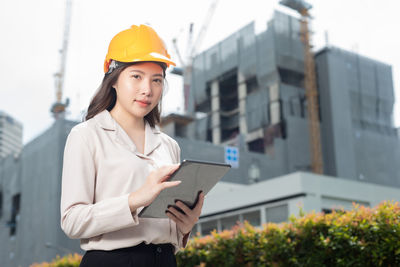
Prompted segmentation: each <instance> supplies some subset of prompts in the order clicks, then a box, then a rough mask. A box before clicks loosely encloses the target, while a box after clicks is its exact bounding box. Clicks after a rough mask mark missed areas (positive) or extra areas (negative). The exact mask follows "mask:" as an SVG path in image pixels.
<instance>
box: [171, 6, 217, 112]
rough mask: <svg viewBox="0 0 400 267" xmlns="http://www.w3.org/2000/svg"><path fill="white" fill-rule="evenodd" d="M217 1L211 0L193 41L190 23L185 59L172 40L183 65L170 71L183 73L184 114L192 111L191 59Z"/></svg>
mask: <svg viewBox="0 0 400 267" xmlns="http://www.w3.org/2000/svg"><path fill="white" fill-rule="evenodd" d="M218 1H219V0H213V1H212V3H211V5H210V7H209V9H208V12H207V15H206V17H205V19H204V21H203V24H202V26H201V28H200V31H199V34H198V35H197V37H196V39H195V41H194V42H193V23H191V24H190V27H189V37H188V42H187V48H186V55H185V59H183V58H182V56H181V53H180V51H179V48H178V45H177V38H174V39H173V40H172V42H173V45H174V49H175V52H176V54H177V56H178V58H179V61H180V63H181V64H182V66H183V70H180V69H179V68H175V69H174V70H172V73H174V74H178V75H183V90H184V91H183V93H184V94H183V95H184V112H185V113H186V114H188V113H191V112H193V111H192V110H191V107H190V105H191V99H190V97H191V96H190V94H191V92H190V83H191V80H192V70H193V59H194V57H195V56H196V53H197V51H198V49H199V48H200V46H201V44H202V42H203V40H204V36H205V35H206V32H207V29H208V26H209V25H210V22H211V19H212V17H213V15H214V13H215V8H216V7H217V4H218Z"/></svg>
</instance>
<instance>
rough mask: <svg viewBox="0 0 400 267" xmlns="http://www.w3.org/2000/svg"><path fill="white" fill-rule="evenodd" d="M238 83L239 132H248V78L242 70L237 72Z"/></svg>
mask: <svg viewBox="0 0 400 267" xmlns="http://www.w3.org/2000/svg"><path fill="white" fill-rule="evenodd" d="M237 83H238V98H239V132H240V133H241V134H244V135H245V134H247V121H246V97H247V85H246V79H245V77H244V76H243V74H242V73H241V72H239V71H238V74H237Z"/></svg>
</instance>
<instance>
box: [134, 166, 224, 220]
mask: <svg viewBox="0 0 400 267" xmlns="http://www.w3.org/2000/svg"><path fill="white" fill-rule="evenodd" d="M230 168H231V165H229V164H224V163H217V162H206V161H198V160H190V159H185V160H183V161H182V163H181V164H180V166H179V168H178V169H177V170H176V171H175V172H174V173H173V174H172V175H171V177H170V178H169V181H176V180H178V181H182V182H181V183H180V184H179V185H177V186H174V187H170V188H166V189H164V190H163V191H161V193H160V194H159V195H158V196H157V197H156V199H155V200H154V201H153V202H152V203H151V204H150V205H149V206H147V207H144V208H143V209H142V210H141V212H140V213H139V217H142V218H168V216H167V215H166V214H165V211H166V210H167V209H168V207H169V206H174V207H175V208H177V209H178V210H180V209H179V208H178V207H176V206H175V201H176V200H180V201H182V202H184V203H185V204H186V205H187V206H189V207H190V208H193V207H194V206H196V203H197V198H198V195H199V193H200V192H201V191H203V192H204V194H205V195H206V194H207V193H208V192H209V191H210V190H211V188H213V187H214V186H215V185H216V184H217V182H218V181H219V180H221V178H222V177H224V175H225V174H226V173H227V172H228V171H229V169H230Z"/></svg>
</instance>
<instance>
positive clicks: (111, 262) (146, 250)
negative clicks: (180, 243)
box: [79, 243, 176, 267]
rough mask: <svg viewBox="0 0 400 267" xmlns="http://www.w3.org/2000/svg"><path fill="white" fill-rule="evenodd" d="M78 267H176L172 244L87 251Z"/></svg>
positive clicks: (143, 244) (140, 245) (142, 244)
mask: <svg viewBox="0 0 400 267" xmlns="http://www.w3.org/2000/svg"><path fill="white" fill-rule="evenodd" d="M79 266H80V267H118V266H124V267H125V266H126V267H128V266H129V267H142V266H143V267H153V266H154V267H156V266H157V267H176V259H175V254H174V246H173V245H172V244H149V245H146V244H145V243H141V244H139V245H137V246H133V247H129V248H120V249H114V250H109V251H107V250H88V251H86V252H85V254H84V255H83V257H82V261H81V264H80V265H79Z"/></svg>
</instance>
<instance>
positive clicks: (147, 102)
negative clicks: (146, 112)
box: [135, 100, 150, 106]
mask: <svg viewBox="0 0 400 267" xmlns="http://www.w3.org/2000/svg"><path fill="white" fill-rule="evenodd" d="M135 101H136V102H137V103H138V104H139V105H141V106H148V105H150V102H149V101H146V100H135Z"/></svg>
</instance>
